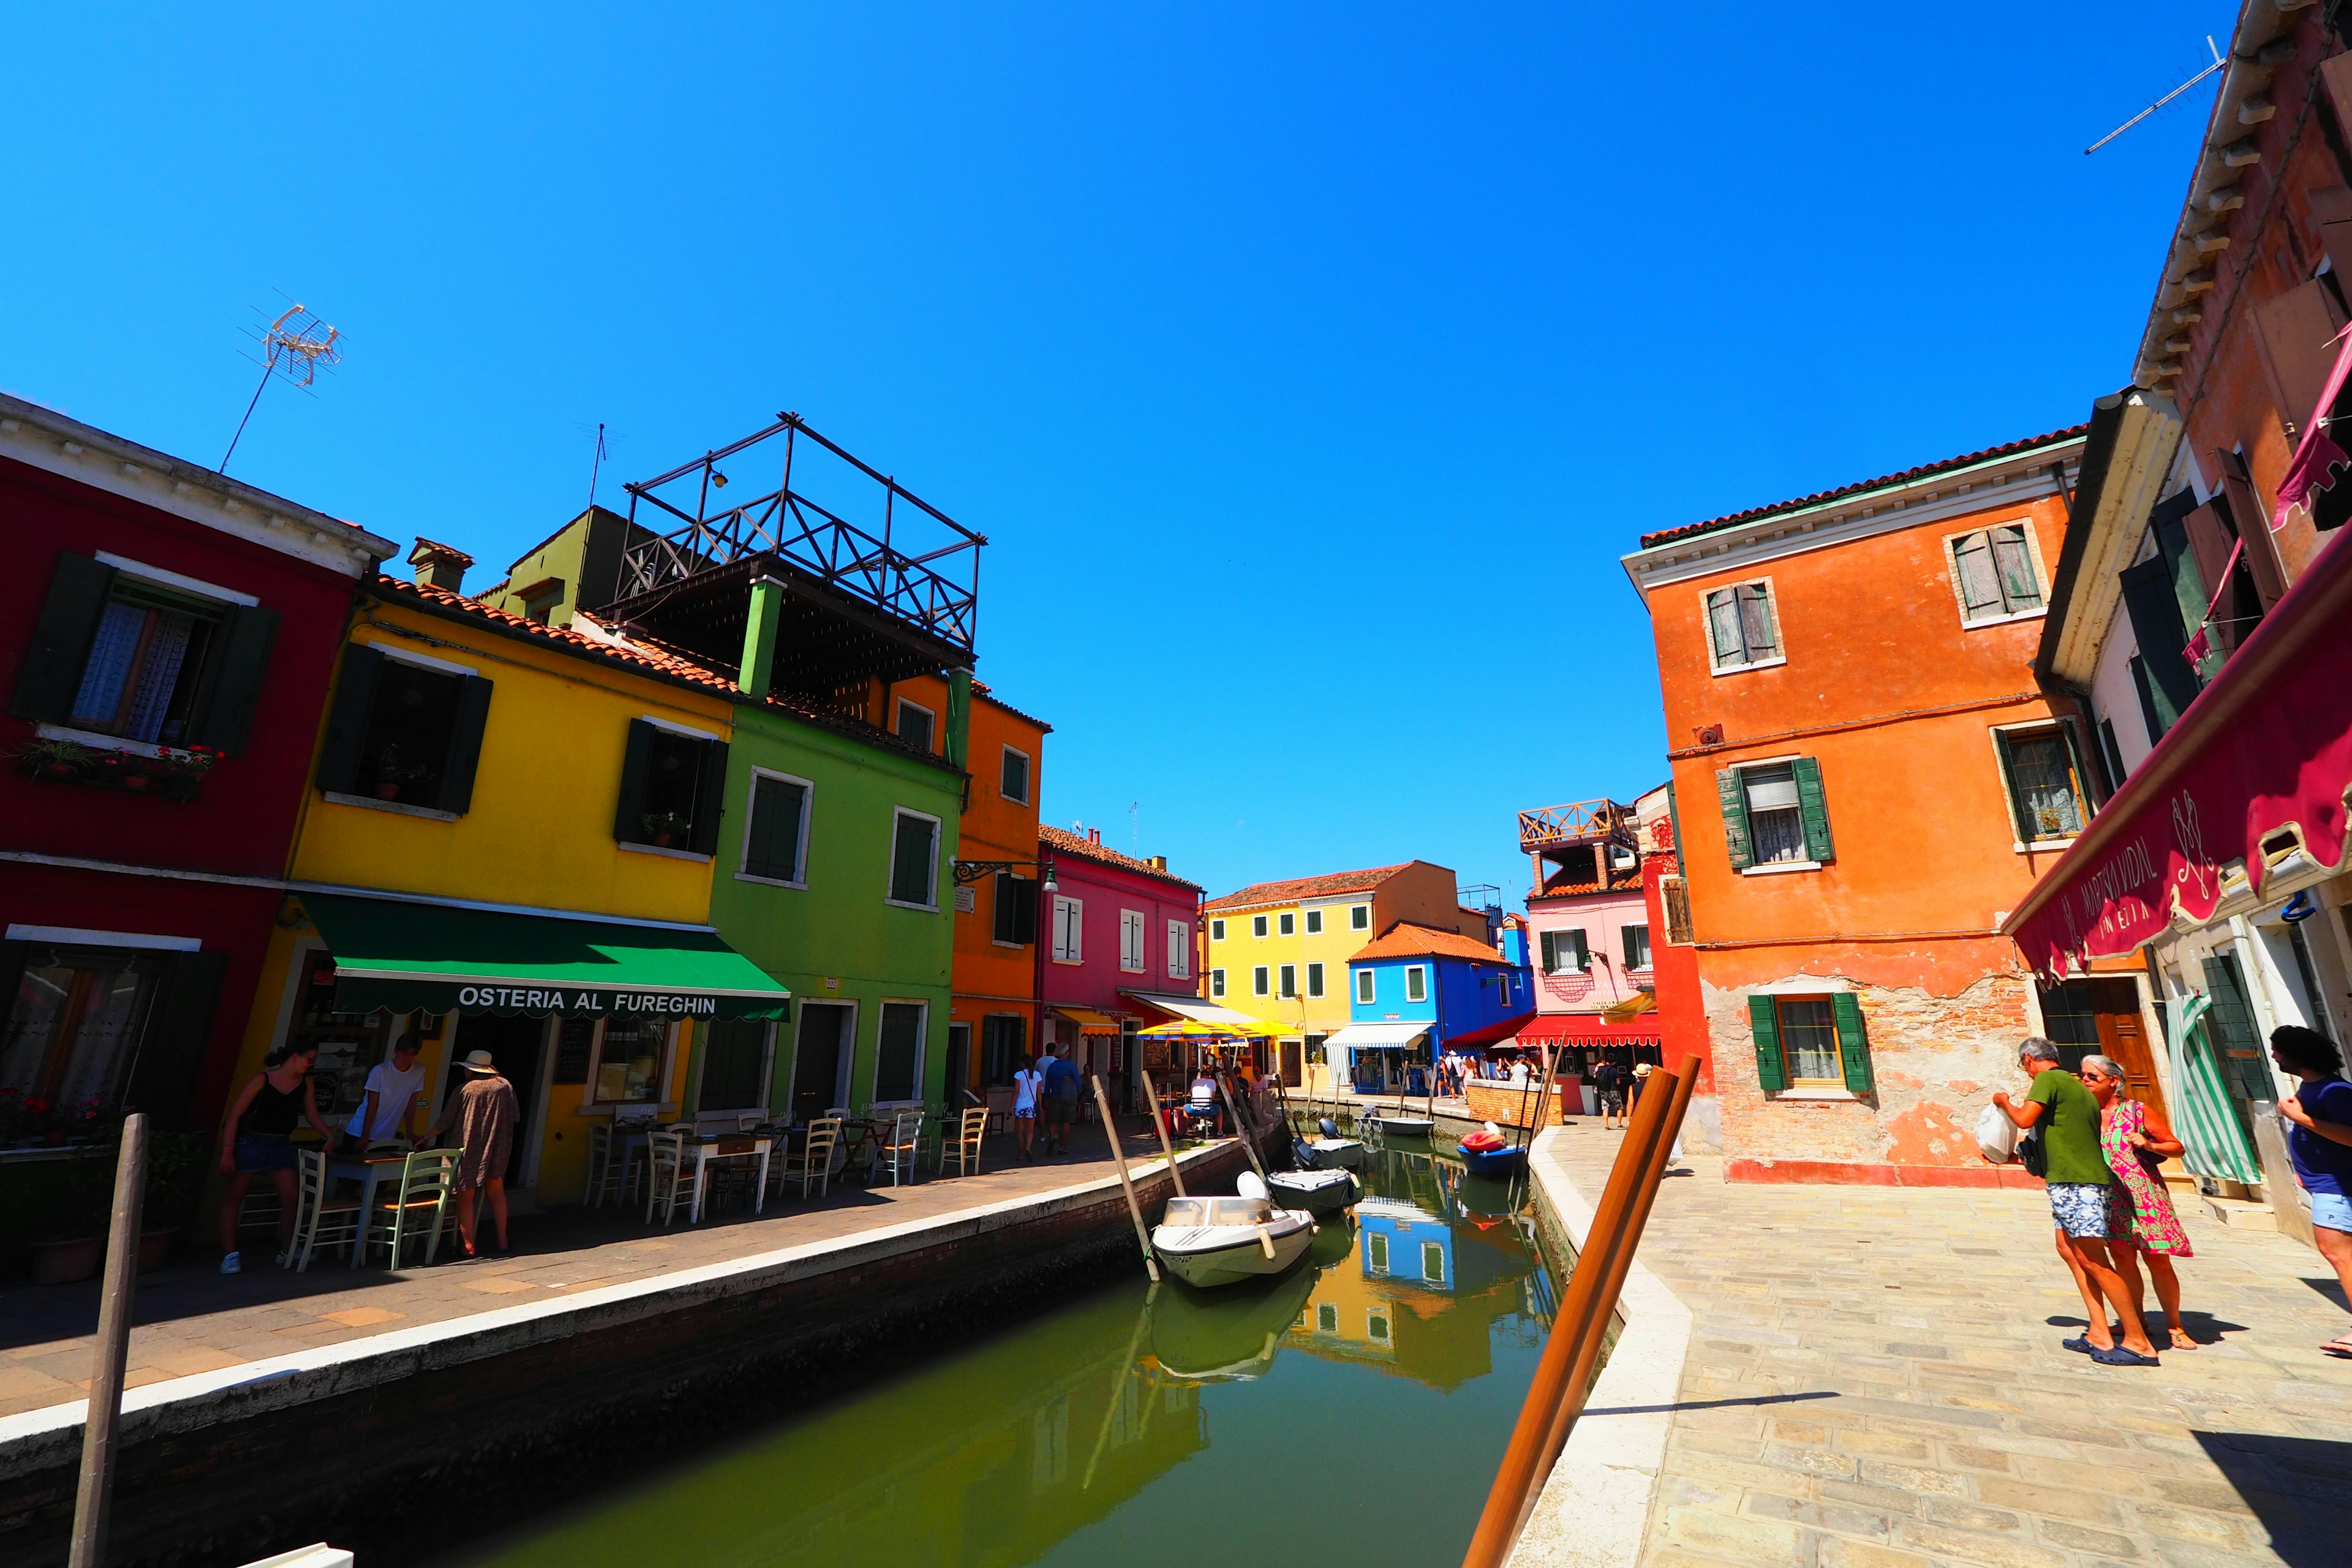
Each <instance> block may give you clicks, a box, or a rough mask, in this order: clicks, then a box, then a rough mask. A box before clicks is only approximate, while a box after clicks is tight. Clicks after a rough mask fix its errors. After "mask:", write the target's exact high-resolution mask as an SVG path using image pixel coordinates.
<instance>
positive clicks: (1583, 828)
mask: <svg viewBox="0 0 2352 1568" xmlns="http://www.w3.org/2000/svg"><path fill="white" fill-rule="evenodd" d="M1519 848H1520V849H1521V851H1522V852H1524V853H1525V854H1526V855H1527V857H1528V862H1529V865H1530V867H1531V868H1532V870H1533V880H1532V885H1531V886H1530V888H1529V890H1528V916H1527V926H1528V949H1529V957H1530V958H1531V959H1532V960H1533V962H1534V967H1535V993H1536V995H1535V1012H1536V1016H1535V1017H1534V1018H1532V1019H1530V1020H1528V1023H1527V1025H1526V1026H1524V1027H1523V1028H1521V1029H1520V1030H1519V1031H1518V1033H1517V1036H1516V1037H1515V1038H1513V1039H1511V1040H1510V1041H1508V1042H1507V1043H1508V1044H1511V1045H1515V1046H1517V1047H1523V1048H1538V1049H1544V1048H1549V1047H1565V1051H1564V1054H1563V1055H1562V1056H1561V1058H1560V1067H1559V1071H1560V1072H1561V1073H1562V1074H1563V1075H1564V1076H1565V1077H1566V1078H1567V1079H1572V1080H1574V1082H1573V1083H1571V1084H1570V1095H1571V1099H1572V1098H1573V1095H1574V1092H1575V1089H1576V1088H1577V1087H1578V1086H1579V1085H1580V1084H1581V1082H1582V1080H1583V1079H1584V1078H1585V1076H1586V1075H1587V1074H1588V1073H1589V1072H1590V1071H1591V1068H1592V1066H1593V1064H1594V1063H1596V1062H1597V1061H1599V1060H1600V1059H1601V1058H1602V1057H1603V1056H1607V1057H1609V1058H1612V1059H1614V1060H1615V1061H1617V1062H1618V1063H1619V1064H1620V1065H1622V1066H1627V1067H1630V1066H1632V1065H1633V1063H1634V1062H1635V1061H1655V1060H1657V1059H1658V1058H1657V1044H1658V1039H1657V1033H1656V1031H1655V1029H1654V1027H1652V1026H1651V1024H1650V1021H1649V1020H1648V1019H1647V1018H1645V1017H1644V1016H1643V1015H1644V1014H1646V1013H1647V1012H1648V1011H1649V1003H1650V994H1651V980H1652V974H1653V968H1652V965H1653V963H1654V956H1653V943H1652V936H1653V932H1654V930H1655V928H1654V925H1653V923H1652V921H1651V919H1650V911H1649V906H1648V904H1647V902H1646V901H1645V900H1644V899H1643V877H1642V868H1641V855H1640V850H1639V847H1637V845H1636V843H1635V840H1634V816H1633V811H1632V810H1631V808H1629V807H1627V806H1624V805H1619V804H1618V803H1617V802H1615V801H1612V800H1587V801H1578V802H1575V803H1573V804H1570V805H1551V806H1544V807H1541V808H1539V809H1537V810H1533V811H1523V812H1521V813H1519Z"/></svg>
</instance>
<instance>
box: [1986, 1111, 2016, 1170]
mask: <svg viewBox="0 0 2352 1568" xmlns="http://www.w3.org/2000/svg"><path fill="white" fill-rule="evenodd" d="M1977 1148H1978V1149H1979V1151H1980V1152H1982V1153H1983V1154H1984V1157H1985V1158H1986V1159H1987V1160H1989V1161H1990V1162H1991V1163H1994V1164H1996V1165H2006V1164H2008V1163H2010V1161H2011V1160H2012V1159H2014V1158H2016V1156H2017V1123H2016V1122H2014V1121H2011V1120H2010V1119H2009V1112H2007V1111H2006V1110H2002V1109H2001V1108H2000V1106H1998V1105H1988V1106H1986V1107H1985V1108H1984V1112H1983V1114H1981V1115H1979V1117H1978V1118H1977Z"/></svg>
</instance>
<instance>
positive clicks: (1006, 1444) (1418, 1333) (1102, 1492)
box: [446, 1149, 1551, 1568]
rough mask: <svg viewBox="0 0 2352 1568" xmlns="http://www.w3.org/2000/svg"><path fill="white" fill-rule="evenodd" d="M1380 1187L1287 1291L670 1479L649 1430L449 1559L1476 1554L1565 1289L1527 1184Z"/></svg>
mask: <svg viewBox="0 0 2352 1568" xmlns="http://www.w3.org/2000/svg"><path fill="white" fill-rule="evenodd" d="M1363 1177H1364V1181H1365V1185H1366V1187H1367V1190H1368V1192H1369V1193H1370V1196H1369V1197H1367V1199H1366V1200H1365V1202H1364V1204H1363V1205H1361V1206H1360V1209H1359V1210H1358V1213H1357V1215H1356V1216H1355V1218H1354V1219H1353V1220H1345V1219H1342V1220H1334V1221H1330V1222H1327V1223H1326V1224H1325V1226H1324V1227H1323V1230H1322V1232H1321V1233H1320V1234H1319V1235H1318V1236H1317V1237H1316V1240H1315V1247H1314V1249H1313V1251H1312V1252H1311V1253H1310V1254H1309V1257H1308V1258H1307V1261H1306V1262H1304V1263H1302V1264H1301V1265H1300V1266H1299V1267H1298V1268H1296V1269H1294V1270H1292V1271H1291V1272H1290V1273H1288V1274H1286V1275H1284V1276H1282V1277H1280V1278H1278V1279H1270V1280H1266V1281H1264V1282H1262V1283H1257V1282H1253V1283H1250V1284H1246V1285H1241V1286H1235V1287H1231V1288H1228V1289H1223V1290H1218V1291H1213V1292H1201V1291H1193V1290H1190V1289H1186V1288H1185V1287H1183V1286H1181V1285H1179V1284H1176V1283H1173V1282H1170V1283H1167V1284H1162V1285H1160V1286H1158V1287H1156V1288H1150V1289H1147V1288H1146V1287H1145V1286H1144V1285H1143V1283H1142V1282H1141V1281H1140V1280H1139V1281H1137V1282H1136V1283H1135V1284H1134V1285H1132V1286H1120V1287H1118V1288H1115V1289H1107V1290H1103V1291H1100V1292H1097V1293H1096V1294H1094V1295H1092V1296H1089V1297H1087V1298H1086V1299H1085V1300H1079V1301H1076V1302H1074V1303H1072V1304H1070V1305H1068V1306H1066V1307H1061V1308H1057V1309H1055V1310H1051V1311H1048V1312H1046V1313H1044V1314H1042V1315H1040V1316H1039V1317H1038V1318H1036V1319H1035V1320H1034V1321H1031V1322H1030V1323H1028V1324H1026V1325H1024V1326H1023V1327H1020V1328H1017V1329H1014V1330H1013V1331H1008V1332H1004V1333H1001V1334H997V1335H994V1336H992V1337H991V1338H989V1339H988V1340H986V1341H984V1342H981V1343H978V1344H976V1345H973V1346H971V1347H969V1348H966V1349H963V1350H960V1351H958V1352H954V1353H952V1354H950V1355H947V1356H943V1357H940V1358H937V1359H935V1360H932V1361H929V1362H927V1363H922V1364H921V1365H919V1366H918V1367H916V1368H915V1369H913V1370H911V1371H908V1372H905V1373H898V1374H896V1375H893V1376H890V1377H887V1378H885V1379H881V1380H878V1381H877V1382H876V1384H874V1385H873V1386H871V1387H869V1388H867V1389H866V1390H864V1391H863V1392H860V1393H857V1394H853V1395H851V1396H848V1397H845V1398H842V1399H838V1400H835V1401H832V1402H830V1403H827V1404H825V1405H820V1406H818V1407H816V1408H814V1409H811V1410H808V1411H806V1412H804V1413H801V1414H799V1415H797V1416H796V1417H793V1418H790V1419H787V1420H785V1421H783V1422H782V1423H781V1424H779V1425H777V1426H772V1427H769V1428H766V1429H764V1430H761V1431H756V1432H751V1433H747V1434H742V1435H740V1436H737V1437H735V1438H734V1439H732V1440H731V1441H728V1442H723V1443H721V1444H720V1445H719V1446H717V1447H713V1448H711V1449H708V1450H705V1451H703V1452H701V1453H699V1454H698V1455H696V1456H695V1457H693V1458H688V1459H687V1460H685V1461H684V1462H683V1463H681V1464H677V1465H675V1466H673V1467H671V1468H667V1469H663V1468H658V1467H659V1466H660V1463H661V1460H662V1458H663V1456H664V1454H665V1453H666V1452H672V1453H674V1452H676V1451H677V1450H676V1448H675V1447H674V1446H673V1441H672V1439H673V1438H676V1437H680V1436H685V1435H684V1434H678V1433H672V1434H668V1435H667V1436H666V1435H665V1434H663V1433H661V1432H657V1431H653V1430H648V1431H647V1432H646V1434H645V1436H644V1444H643V1447H641V1448H639V1449H637V1450H636V1451H635V1452H633V1453H629V1454H617V1455H614V1465H613V1468H612V1472H611V1474H610V1476H609V1477H608V1478H607V1479H608V1480H609V1481H610V1482H611V1483H612V1484H611V1485H609V1486H606V1487H605V1488H604V1489H601V1490H599V1491H597V1492H596V1493H595V1494H594V1496H593V1498H592V1499H591V1500H587V1501H585V1502H578V1503H574V1504H572V1506H570V1507H569V1508H568V1509H567V1508H558V1509H557V1510H551V1513H550V1514H549V1515H548V1516H545V1517H541V1518H540V1519H537V1520H535V1521H527V1522H523V1523H521V1524H520V1526H519V1528H517V1529H516V1530H515V1531H512V1532H511V1533H509V1534H508V1535H507V1536H505V1537H504V1538H503V1539H500V1540H499V1541H495V1542H489V1543H487V1547H486V1549H485V1550H481V1551H477V1552H470V1553H466V1554H461V1555H457V1556H453V1557H451V1558H449V1559H447V1560H446V1561H448V1562H450V1563H464V1564H466V1565H467V1568H541V1565H542V1564H544V1565H548V1568H553V1565H555V1564H559V1563H561V1564H563V1565H565V1568H578V1565H581V1564H606V1563H610V1564H616V1565H617V1564H622V1563H627V1564H630V1565H632V1568H639V1565H642V1564H644V1563H649V1562H664V1563H698V1564H704V1565H712V1568H728V1565H734V1564H741V1565H743V1568H751V1565H752V1564H761V1565H767V1564H803V1563H805V1564H819V1563H822V1564H824V1565H826V1568H838V1565H839V1564H842V1563H858V1564H861V1565H863V1568H901V1565H904V1568H915V1565H918V1564H920V1565H922V1568H948V1565H953V1568H1000V1565H1001V1568H1013V1565H1014V1564H1020V1563H1055V1564H1077V1563H1087V1564H1094V1563H1106V1562H1116V1563H1122V1564H1169V1565H1171V1568H1172V1565H1175V1564H1179V1563H1181V1564H1184V1565H1186V1568H1197V1564H1198V1563H1201V1562H1202V1561H1203V1560H1204V1559H1213V1560H1215V1561H1217V1562H1219V1563H1231V1564H1236V1565H1241V1568H1252V1565H1255V1564H1260V1563H1264V1564H1275V1563H1280V1564H1282V1565H1283V1568H1289V1565H1290V1564H1291V1563H1295V1562H1296V1560H1297V1556H1298V1554H1299V1552H1301V1551H1302V1550H1313V1551H1316V1552H1327V1553H1328V1552H1338V1553H1340V1554H1343V1555H1344V1556H1345V1558H1346V1559H1347V1560H1348V1562H1349V1565H1350V1568H1380V1565H1382V1564H1399V1565H1402V1564H1415V1565H1419V1564H1424V1563H1433V1562H1443V1561H1452V1560H1454V1559H1455V1558H1458V1557H1459V1556H1460V1555H1461V1552H1462V1551H1463V1548H1464V1546H1465V1544H1466V1543H1467V1542H1468V1540H1469V1537H1470V1531H1471V1530H1472V1527H1473V1526H1474V1525H1475V1523H1476V1521H1477V1515H1478V1510H1479V1507H1480V1505H1481V1504H1482V1503H1483V1502H1484V1501H1485V1499H1486V1488H1487V1486H1488V1484H1489V1482H1490V1481H1491V1480H1492V1479H1493V1476H1494V1471H1495V1466H1496V1463H1497V1461H1498V1460H1499V1459H1500V1458H1501V1455H1502V1450H1503V1446H1504V1443H1505V1440H1506V1439H1507V1436H1508V1435H1509V1431H1510V1426H1511V1422H1512V1419H1513V1418H1514V1416H1515V1415H1517V1410H1518V1405H1519V1401H1520V1399H1521V1397H1522V1395H1523V1394H1525V1392H1526V1389H1527V1384H1528V1377H1529V1376H1530V1375H1531V1373H1532V1372H1533V1370H1534V1364H1535V1360H1536V1356H1537V1354H1538V1351H1539V1349H1540V1346H1541V1340H1542V1334H1543V1331H1544V1326H1545V1322H1546V1321H1547V1320H1548V1314H1549V1304H1550V1300H1551V1292H1550V1276H1549V1272H1548V1270H1547V1269H1546V1268H1545V1266H1544V1264H1543V1261H1542V1259H1541V1258H1540V1257H1539V1255H1538V1253H1537V1252H1536V1250H1535V1247H1534V1246H1533V1243H1532V1240H1531V1234H1532V1226H1530V1225H1529V1224H1528V1219H1527V1216H1526V1215H1525V1213H1524V1209H1525V1205H1524V1203H1523V1201H1521V1200H1522V1194H1520V1193H1519V1192H1518V1191H1517V1190H1507V1189H1505V1188H1503V1187H1501V1186H1499V1185H1496V1184H1486V1183H1480V1182H1476V1181H1475V1180H1469V1179H1465V1176H1464V1175H1463V1173H1462V1170H1461V1167H1460V1166H1459V1165H1457V1164H1454V1163H1451V1162H1448V1161H1445V1160H1443V1159H1441V1158H1438V1157H1433V1156H1432V1155H1429V1154H1423V1153H1414V1152H1403V1151H1398V1150H1381V1149H1374V1150H1370V1151H1368V1152H1367V1157H1366V1160H1365V1167H1364V1171H1363ZM1306 1498H1313V1499H1316V1500H1318V1502H1317V1504H1316V1505H1315V1506H1314V1508H1313V1510H1312V1513H1311V1524H1310V1523H1309V1522H1308V1518H1307V1516H1301V1515H1300V1514H1299V1512H1298V1507H1299V1504H1300V1502H1301V1500H1303V1499H1306ZM1334 1505H1337V1506H1334ZM1301 1531H1311V1535H1302V1534H1301Z"/></svg>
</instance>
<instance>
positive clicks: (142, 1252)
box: [139, 1226, 180, 1274]
mask: <svg viewBox="0 0 2352 1568" xmlns="http://www.w3.org/2000/svg"><path fill="white" fill-rule="evenodd" d="M179 1239H180V1227H179V1226H165V1227H164V1228H163V1229H162V1230H142V1231H141V1232H140V1233H139V1272H140V1273H142V1274H152V1273H153V1272H155V1270H157V1269H158V1268H163V1260H164V1259H165V1258H169V1257H171V1256H172V1243H173V1242H175V1241H177V1240H179Z"/></svg>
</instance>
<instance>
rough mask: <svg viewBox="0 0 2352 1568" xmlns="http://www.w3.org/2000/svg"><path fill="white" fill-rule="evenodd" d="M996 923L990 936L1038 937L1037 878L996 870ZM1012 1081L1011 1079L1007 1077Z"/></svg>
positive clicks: (1020, 943)
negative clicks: (1017, 875)
mask: <svg viewBox="0 0 2352 1568" xmlns="http://www.w3.org/2000/svg"><path fill="white" fill-rule="evenodd" d="M994 905H995V911H996V912H995V927H994V929H993V931H991V933H990V937H991V940H992V941H995V942H1003V943H1004V944H1005V945H1006V946H1008V947H1026V946H1028V945H1029V944H1030V943H1031V942H1035V941H1036V940H1037V882H1036V879H1034V878H1032V877H1016V876H1014V875H1013V873H1012V872H1010V871H999V872H998V873H997V874H996V896H995V900H994ZM1007 1081H1008V1082H1009V1081H1011V1080H1010V1079H1008V1080H1007Z"/></svg>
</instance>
